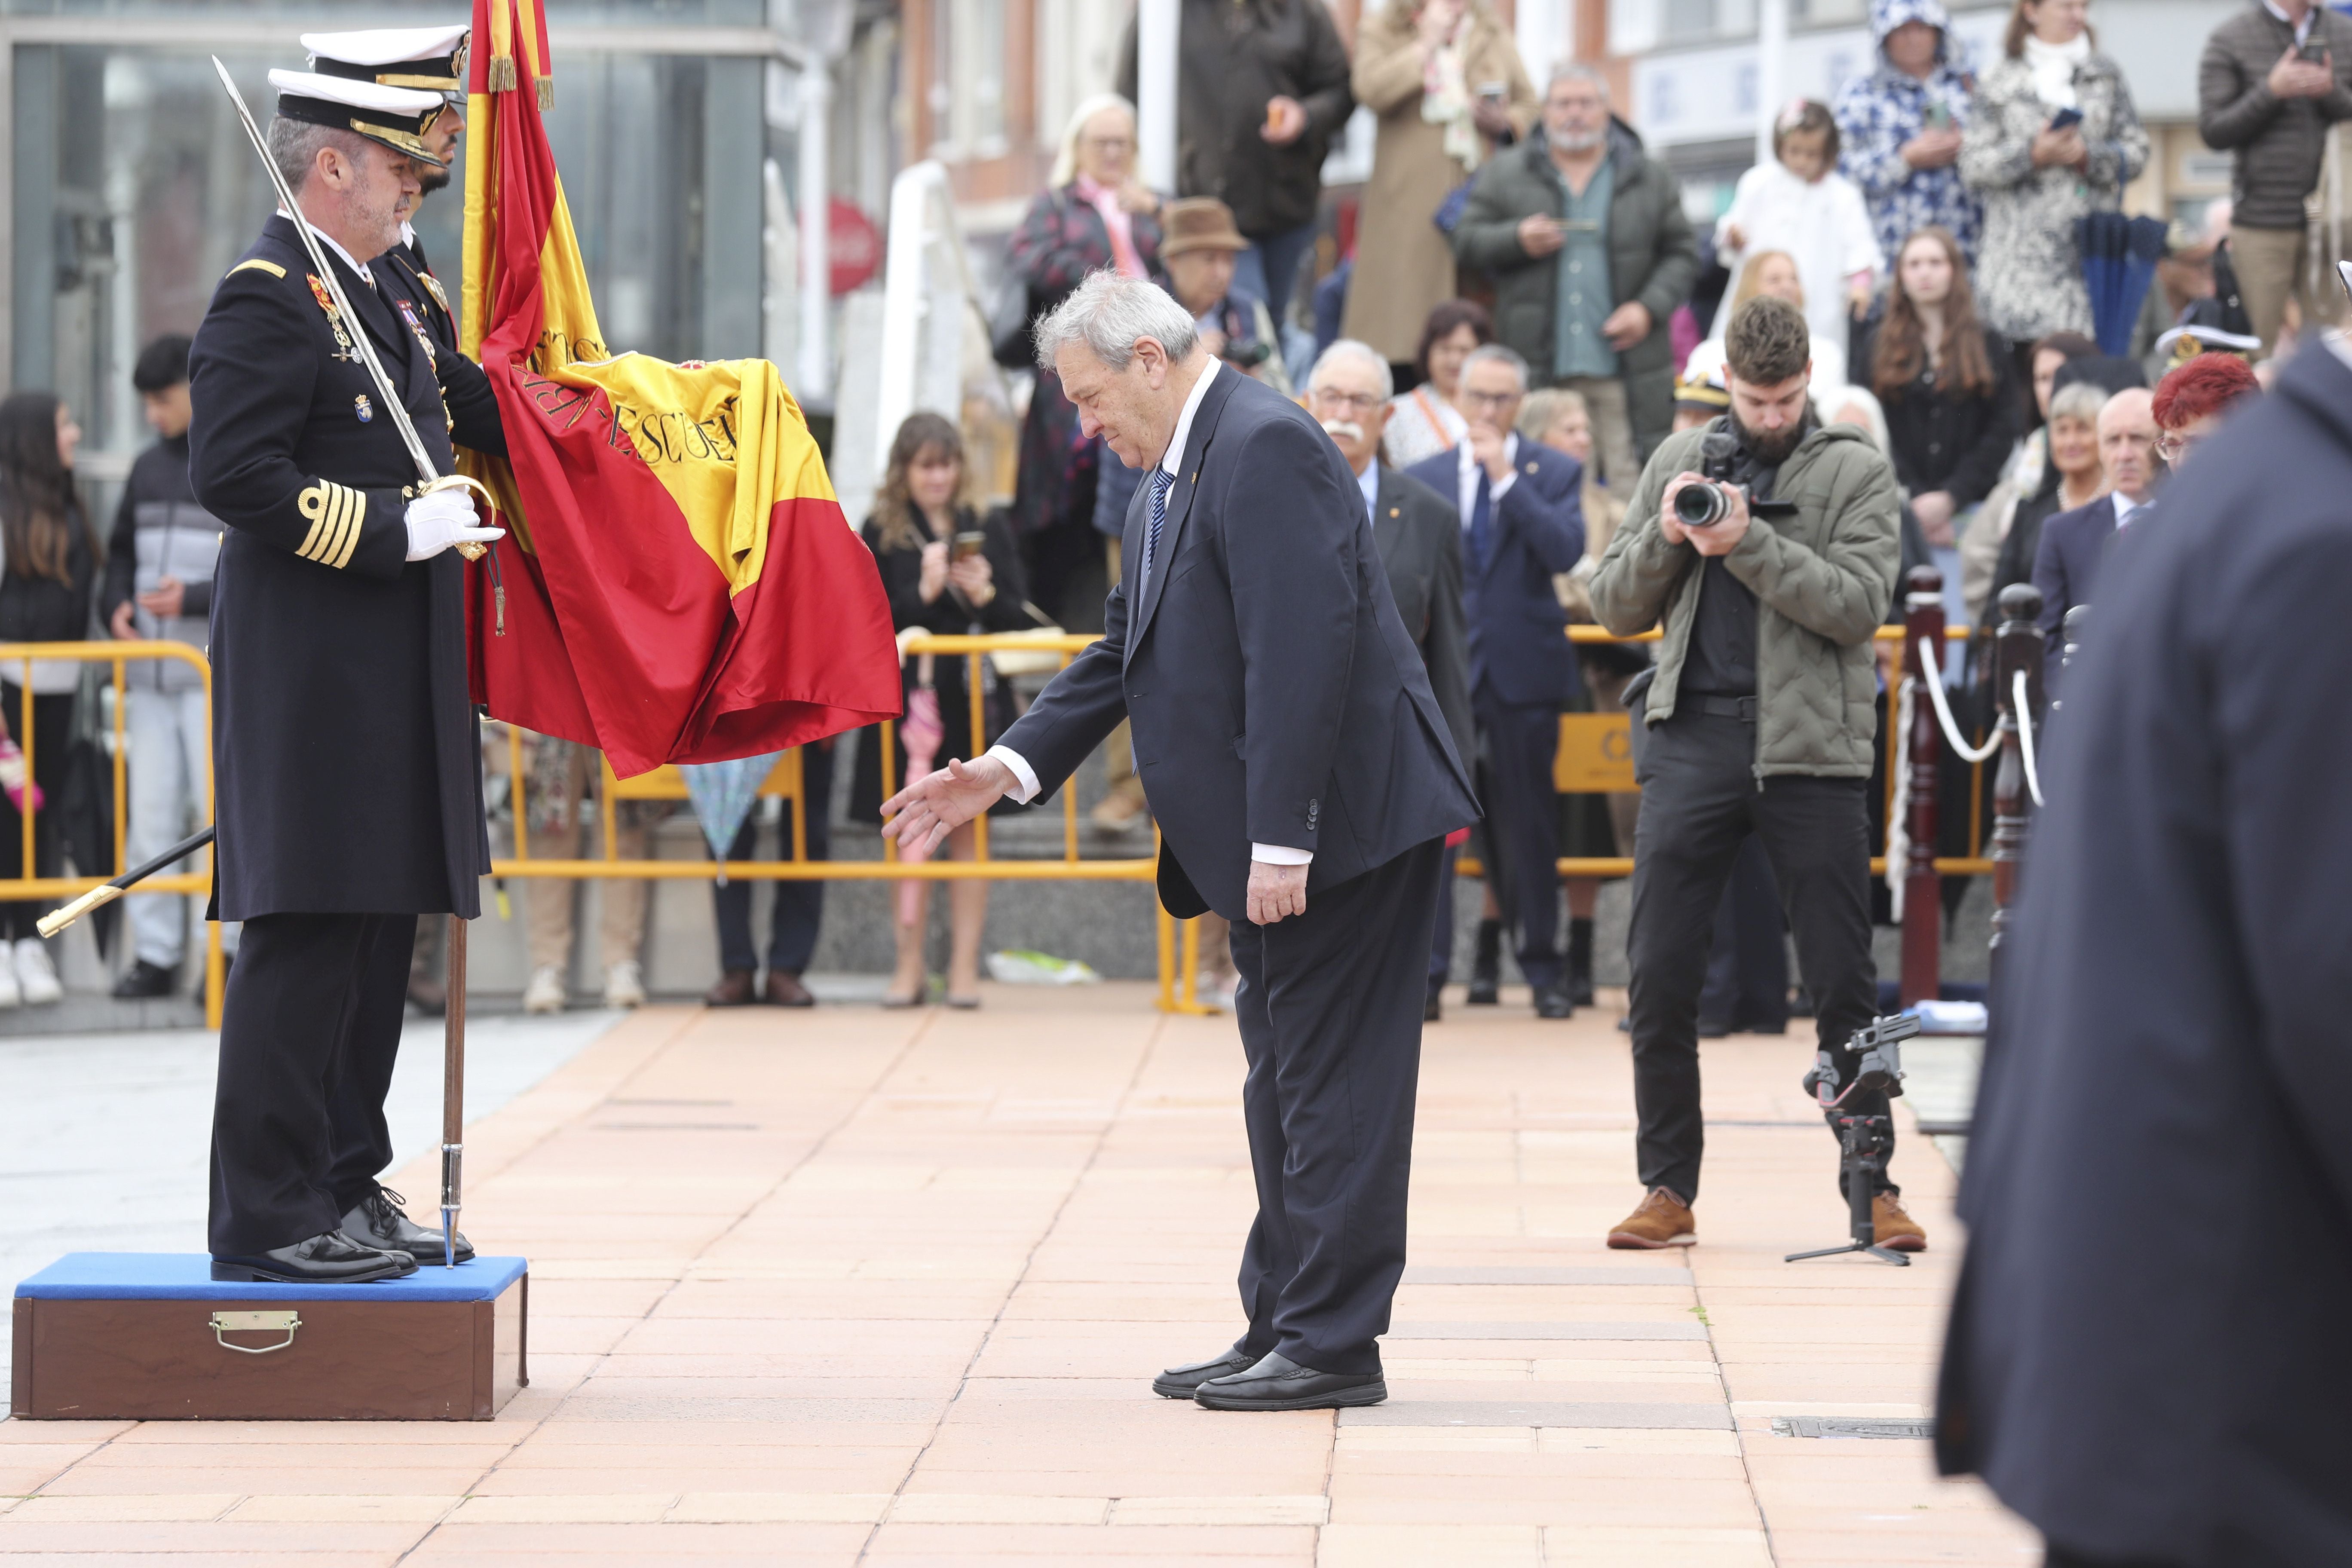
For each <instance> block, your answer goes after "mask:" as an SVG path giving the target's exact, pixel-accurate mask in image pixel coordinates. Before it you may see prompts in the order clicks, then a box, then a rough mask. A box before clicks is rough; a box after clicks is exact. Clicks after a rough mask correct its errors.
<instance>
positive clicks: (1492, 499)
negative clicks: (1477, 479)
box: [1486, 468, 1519, 506]
mask: <svg viewBox="0 0 2352 1568" xmlns="http://www.w3.org/2000/svg"><path fill="white" fill-rule="evenodd" d="M1518 482H1519V470H1518V469H1517V468H1513V469H1512V470H1511V471H1510V472H1509V473H1507V474H1505V475H1504V476H1503V477H1502V478H1501V479H1489V480H1488V481H1487V482H1486V504H1487V505H1488V506H1500V505H1502V504H1503V498H1504V497H1505V496H1507V495H1509V494H1510V493H1511V487H1512V486H1513V485H1515V484H1517V483H1518Z"/></svg>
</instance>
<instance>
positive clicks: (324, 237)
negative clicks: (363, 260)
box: [278, 207, 375, 289]
mask: <svg viewBox="0 0 2352 1568" xmlns="http://www.w3.org/2000/svg"><path fill="white" fill-rule="evenodd" d="M278 216H279V217H282V218H287V219H289V220H290V219H291V218H292V217H293V216H294V215H293V214H291V213H289V212H288V211H287V210H286V209H285V208H284V207H279V208H278ZM302 222H303V225H304V226H306V227H308V228H309V229H310V232H311V233H312V234H315V235H317V236H318V237H319V243H320V245H323V246H325V247H327V248H328V249H329V250H331V251H333V252H334V253H335V254H336V255H337V256H340V257H341V258H343V265H345V266H346V267H349V268H351V269H352V271H354V272H356V273H358V274H359V275H360V281H361V282H362V283H364V284H366V285H367V286H368V287H369V288H371V289H373V288H374V287H375V274H374V273H373V272H370V271H369V270H368V269H367V268H365V267H363V266H362V265H361V264H360V263H358V262H357V261H354V260H352V253H351V252H350V251H348V250H345V249H344V248H343V247H341V246H340V245H338V244H336V243H335V237H334V236H333V235H331V234H329V233H328V232H327V231H326V230H325V229H323V228H320V226H318V225H317V224H315V223H312V222H310V219H308V218H304V219H303V220H302Z"/></svg>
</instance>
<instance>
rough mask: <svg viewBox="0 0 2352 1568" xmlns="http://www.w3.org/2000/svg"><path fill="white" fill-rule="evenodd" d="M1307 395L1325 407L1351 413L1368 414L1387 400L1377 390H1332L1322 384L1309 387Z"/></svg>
mask: <svg viewBox="0 0 2352 1568" xmlns="http://www.w3.org/2000/svg"><path fill="white" fill-rule="evenodd" d="M1307 395H1308V396H1309V397H1312V398H1313V399H1314V400H1315V401H1316V402H1317V403H1318V404H1320V405H1323V406H1324V407H1326V408H1344V409H1347V410H1348V411H1349V413H1351V414H1370V412H1371V411H1372V410H1373V409H1375V408H1378V407H1379V406H1380V405H1381V404H1382V403H1385V402H1386V401H1388V400H1387V399H1386V398H1384V397H1382V396H1381V395H1380V394H1379V393H1377V392H1333V391H1332V390H1331V389H1330V388H1328V387H1324V386H1314V387H1309V388H1307Z"/></svg>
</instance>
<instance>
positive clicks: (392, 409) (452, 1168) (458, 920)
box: [60, 55, 498, 1268]
mask: <svg viewBox="0 0 2352 1568" xmlns="http://www.w3.org/2000/svg"><path fill="white" fill-rule="evenodd" d="M213 69H214V70H215V71H217V72H219V73H220V79H221V86H223V87H225V88H226V89H228V100H229V101H230V102H231V103H233V104H235V105H236V117H237V119H238V120H239V121H241V122H242V123H243V124H244V126H245V133H246V135H247V137H249V138H251V140H252V142H253V150H254V152H256V153H258V154H260V157H261V166H262V167H263V168H264V169H266V170H268V174H269V184H270V185H271V186H272V187H273V188H274V189H275V190H276V191H277V192H278V205H279V206H280V207H282V208H283V209H284V210H285V213H286V216H287V219H288V221H289V222H290V223H292V224H293V226H294V232H295V233H296V234H297V235H299V236H300V237H301V240H302V247H303V249H305V250H307V251H309V252H310V264H311V265H312V266H314V267H316V268H318V269H319V278H320V281H322V282H324V283H325V284H326V286H327V292H328V293H329V294H330V295H331V297H332V298H333V300H334V301H335V309H336V310H340V311H341V312H342V317H343V320H344V321H349V322H350V323H351V326H352V333H351V336H352V346H353V347H354V348H356V349H357V350H358V351H359V356H360V363H362V364H364V365H366V366H367V372H368V375H369V377H370V378H371V379H373V381H374V382H375V389H376V391H377V392H378V393H379V394H380V395H382V396H383V405H384V411H385V412H386V413H388V414H390V415H391V416H392V422H393V424H394V426H396V427H398V429H399V431H400V438H401V441H402V442H403V443H404V445H405V446H406V447H408V455H409V456H410V457H411V458H415V461H416V476H417V478H419V479H423V480H424V481H425V484H424V487H423V490H424V493H425V494H426V495H431V494H432V493H433V492H434V491H436V490H445V489H474V490H480V491H481V496H482V500H484V501H486V502H488V503H489V505H490V508H491V510H492V511H493V512H495V511H496V510H497V506H498V503H497V502H496V501H495V500H492V498H491V495H490V492H489V491H488V489H483V487H482V485H481V483H480V481H479V480H477V479H470V478H468V477H467V476H466V475H464V474H444V473H442V472H441V471H440V470H438V469H436V468H434V466H433V458H432V457H431V456H430V455H429V454H428V453H426V451H425V441H424V438H423V437H420V436H418V435H417V433H416V425H415V421H414V420H412V419H410V418H409V416H408V405H407V404H406V403H405V402H404V401H403V399H402V398H401V395H400V394H399V393H397V392H395V391H394V389H393V384H392V377H391V376H389V375H387V374H384V368H383V361H382V360H380V359H378V358H377V357H376V353H375V344H373V342H369V341H368V335H367V329H366V328H364V327H362V326H361V325H360V319H359V316H358V314H357V313H356V312H355V311H353V310H352V302H351V300H350V298H349V297H348V296H347V295H345V294H344V292H343V280H342V279H340V278H338V277H336V276H335V269H334V268H332V267H330V266H329V265H327V253H326V252H325V251H324V250H322V249H320V247H319V237H318V236H317V235H316V234H313V233H312V232H311V231H310V220H309V219H308V218H306V217H304V216H302V209H301V207H299V205H296V204H295V201H294V192H293V189H292V187H291V186H289V185H288V184H287V183H286V176H285V175H284V174H281V173H280V172H279V171H278V160H277V159H275V158H272V157H271V156H270V155H269V143H268V142H266V141H264V140H263V138H262V134H261V128H260V127H259V126H258V125H256V124H255V123H254V122H253V111H252V110H249V109H247V108H246V106H245V95H244V94H243V93H241V92H239V91H237V90H236V80H235V79H233V78H231V77H230V75H229V74H228V67H226V66H225V65H223V64H221V61H220V57H219V56H218V55H215V56H214V57H213ZM483 549H484V547H483V546H482V545H479V544H472V543H467V544H460V545H458V546H457V552H458V553H459V554H460V555H463V556H464V557H465V558H466V559H467V560H468V561H478V560H480V559H481V558H482V553H483ZM206 831H207V832H209V831H210V829H207V830H206ZM182 852H184V851H174V853H182ZM151 869H152V868H151ZM102 890H103V889H100V891H102ZM451 891H452V893H453V894H454V892H455V891H456V889H451ZM84 896H85V897H88V896H89V895H84ZM116 896H117V897H120V896H121V895H120V894H117V895H116ZM93 907H94V906H93ZM60 912H62V911H60ZM448 967H449V973H448V981H447V984H448V992H449V1004H448V1013H447V1015H446V1030H445V1032H444V1034H443V1037H442V1070H441V1261H442V1267H444V1268H456V1267H457V1211H458V1210H459V1209H460V1208H462V1207H463V1206H464V1205H462V1204H461V1203H460V1202H459V1201H458V1194H459V1192H460V1189H461V1186H462V1184H463V1167H464V1164H465V1158H466V1146H465V1142H464V1132H465V1111H466V921H465V919H464V917H462V916H459V915H457V914H452V915H451V916H450V917H449V964H448Z"/></svg>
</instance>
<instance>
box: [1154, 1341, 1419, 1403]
mask: <svg viewBox="0 0 2352 1568" xmlns="http://www.w3.org/2000/svg"><path fill="white" fill-rule="evenodd" d="M1388 1396H1389V1384H1388V1379H1386V1378H1384V1377H1382V1376H1381V1374H1380V1373H1377V1372H1370V1373H1366V1372H1317V1371H1316V1370H1315V1369H1314V1368H1313V1367H1310V1366H1301V1365H1299V1364H1298V1363H1297V1362H1295V1361H1292V1360H1291V1359H1290V1358H1289V1357H1287V1356H1285V1355H1283V1354H1282V1353H1281V1352H1270V1353H1268V1354H1267V1356H1266V1358H1265V1360H1264V1361H1261V1362H1259V1363H1257V1364H1256V1365H1255V1366H1254V1367H1251V1368H1250V1369H1249V1370H1248V1371H1246V1372H1237V1373H1234V1374H1233V1375H1231V1376H1229V1377H1213V1378H1211V1379H1210V1380H1209V1381H1208V1382H1206V1383H1204V1384H1201V1386H1200V1387H1198V1388H1196V1389H1194V1390H1193V1391H1192V1399H1193V1402H1194V1403H1195V1404H1197V1405H1200V1406H1201V1407H1202V1408H1203V1409H1205V1410H1338V1409H1341V1408H1343V1407H1345V1406H1348V1405H1378V1404H1380V1403H1381V1401H1382V1400H1384V1399H1386V1398H1387V1397H1388Z"/></svg>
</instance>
